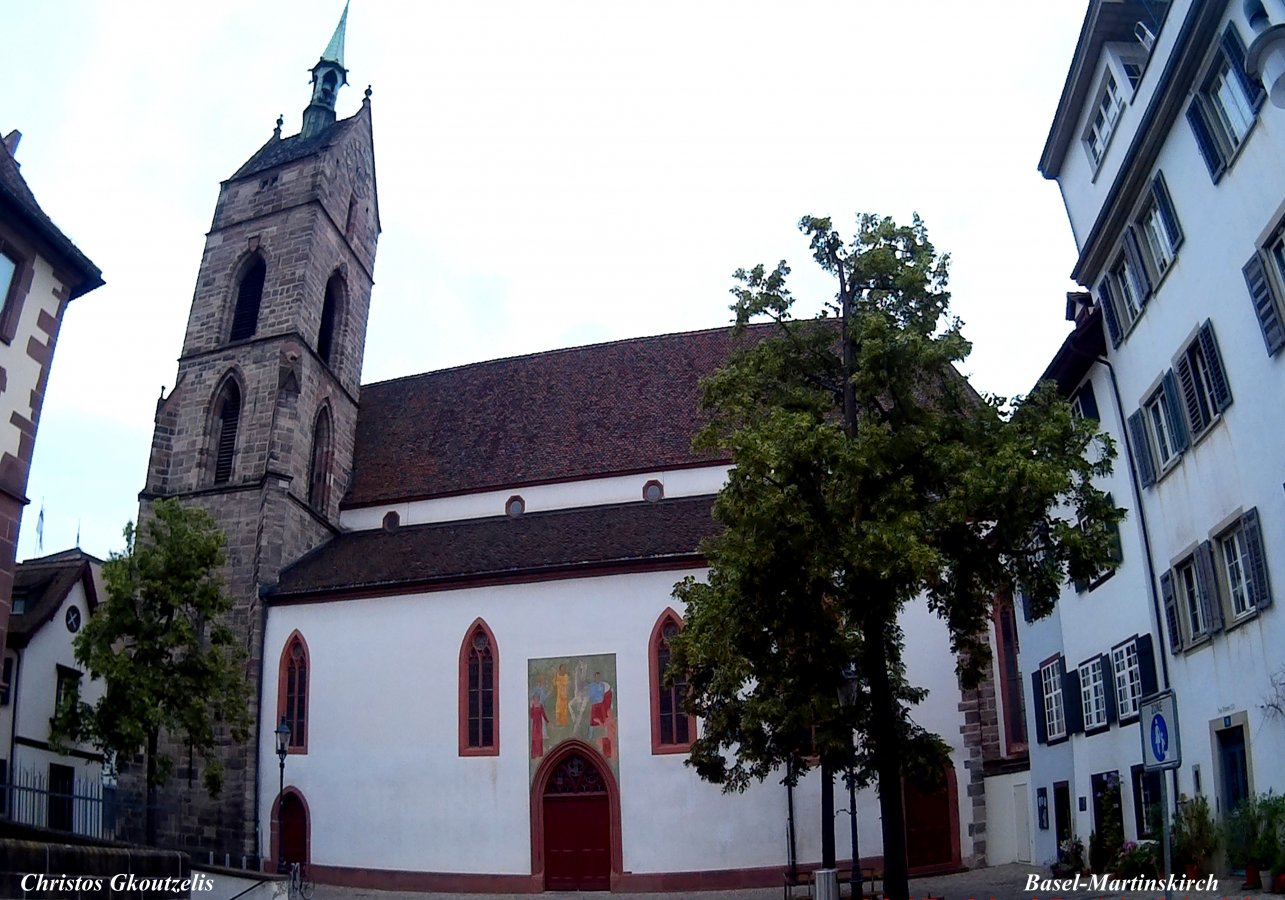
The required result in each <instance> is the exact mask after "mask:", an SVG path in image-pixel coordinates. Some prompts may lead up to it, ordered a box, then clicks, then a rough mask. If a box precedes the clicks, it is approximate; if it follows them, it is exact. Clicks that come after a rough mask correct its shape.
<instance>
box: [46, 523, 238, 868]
mask: <svg viewBox="0 0 1285 900" xmlns="http://www.w3.org/2000/svg"><path fill="white" fill-rule="evenodd" d="M223 545H224V536H223V532H221V531H220V530H219V529H218V527H217V526H216V525H215V522H214V519H213V518H212V517H211V516H210V514H209V513H207V512H206V511H205V510H203V509H199V508H196V507H188V506H181V505H179V504H178V503H177V502H176V501H173V500H160V501H157V502H156V503H155V504H154V505H153V506H152V514H151V516H150V517H149V518H148V519H147V520H146V523H145V528H144V535H143V536H142V537H141V538H140V536H139V535H138V533H137V532H136V531H135V529H134V526H133V524H132V523H131V524H129V525H126V526H125V552H124V553H119V554H113V555H112V557H111V559H109V560H108V561H107V562H106V563H105V564H104V566H103V580H104V582H105V583H106V588H107V598H106V600H105V602H103V603H101V604H100V605H99V606H98V608H97V609H96V610H95V611H94V614H93V615H92V616H90V617H89V621H88V622H86V623H85V626H84V628H83V629H82V630H81V632H80V634H79V635H77V637H76V640H75V653H76V660H77V661H78V662H79V663H80V664H81V665H83V666H85V668H86V669H88V671H89V673H90V676H91V677H92V678H95V679H96V678H102V679H103V681H104V682H105V683H106V690H105V692H104V694H103V696H102V698H101V699H100V700H99V701H98V702H97V703H96V704H94V705H93V706H90V705H88V704H85V703H82V702H79V701H78V700H77V701H75V702H73V703H69V704H66V705H65V706H64V707H63V708H62V709H60V710H58V713H57V716H56V718H55V722H54V732H55V735H56V737H58V738H60V739H61V740H64V741H66V740H75V741H81V740H85V741H90V742H92V743H93V744H94V745H96V746H97V747H99V748H100V749H102V750H104V751H105V752H109V753H114V754H115V755H116V757H117V758H126V757H128V756H132V755H134V754H136V753H138V752H139V751H140V750H141V751H143V752H145V753H146V756H147V812H146V833H147V841H148V843H149V844H154V843H155V841H156V789H157V787H159V786H160V785H162V784H164V783H165V781H166V779H167V777H168V776H169V773H170V771H171V770H172V768H173V764H174V760H173V759H172V758H171V757H170V756H168V755H166V754H165V753H163V752H161V749H160V736H161V733H162V732H164V733H166V734H168V735H171V736H173V737H174V738H177V739H178V740H181V741H182V742H183V743H184V744H185V745H186V746H187V747H188V748H190V749H191V750H192V751H193V752H195V753H198V754H200V756H201V757H202V760H203V761H204V764H205V765H204V769H205V775H204V780H205V787H206V789H207V790H208V791H209V792H210V793H211V794H213V795H217V794H218V793H219V791H220V789H221V787H222V780H223V768H222V765H221V763H220V762H219V759H218V758H217V757H216V756H214V755H213V752H212V751H213V750H214V748H215V745H216V742H217V740H218V736H219V733H220V731H222V730H224V729H226V731H227V733H229V734H230V735H231V737H232V738H233V739H234V740H236V741H238V742H241V741H244V740H246V738H247V736H248V733H249V725H250V714H249V707H248V700H249V696H250V689H249V685H248V683H247V681H246V679H245V664H244V654H243V652H242V651H241V650H240V648H239V647H238V646H237V644H236V642H235V639H234V637H233V633H232V630H231V629H230V628H229V627H228V626H227V625H226V624H225V623H226V617H227V613H228V612H229V610H230V609H231V606H232V602H231V600H230V599H229V598H228V596H227V595H226V594H225V593H224V591H223V587H222V584H221V582H220V579H219V577H218V574H217V573H218V570H219V568H220V567H221V566H222V565H223V562H224V556H223Z"/></svg>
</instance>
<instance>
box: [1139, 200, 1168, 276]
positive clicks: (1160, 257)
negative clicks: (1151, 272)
mask: <svg viewBox="0 0 1285 900" xmlns="http://www.w3.org/2000/svg"><path fill="white" fill-rule="evenodd" d="M1140 221H1141V225H1142V236H1143V237H1144V238H1146V248H1147V252H1148V253H1149V254H1150V255H1151V261H1152V263H1153V264H1154V265H1155V267H1156V272H1157V274H1163V273H1164V272H1166V271H1168V269H1169V266H1170V265H1172V264H1173V257H1174V252H1175V251H1174V246H1173V241H1172V239H1171V238H1170V237H1169V232H1168V231H1167V230H1166V229H1165V223H1164V219H1163V217H1162V216H1161V215H1160V207H1159V206H1157V205H1156V204H1154V203H1152V204H1150V205H1149V206H1148V207H1147V208H1146V209H1145V210H1143V212H1142V219H1141V220H1140Z"/></svg>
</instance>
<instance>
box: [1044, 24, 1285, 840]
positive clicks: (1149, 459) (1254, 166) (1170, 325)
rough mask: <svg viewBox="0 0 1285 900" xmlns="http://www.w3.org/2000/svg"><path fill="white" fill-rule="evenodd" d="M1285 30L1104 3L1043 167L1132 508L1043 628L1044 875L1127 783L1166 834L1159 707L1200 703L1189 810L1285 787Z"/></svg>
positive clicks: (1088, 31)
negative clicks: (1092, 569) (1058, 205)
mask: <svg viewBox="0 0 1285 900" xmlns="http://www.w3.org/2000/svg"><path fill="white" fill-rule="evenodd" d="M1282 33H1285V4H1282V3H1281V2H1280V0H1244V2H1242V0H1233V2H1227V0H1175V2H1154V0H1153V2H1145V0H1093V2H1091V3H1090V4H1089V9H1088V13H1087V15H1086V17H1085V22H1084V27H1083V29H1082V31H1081V34H1080V39H1079V43H1078V44H1077V47H1076V51H1075V57H1074V59H1073V61H1072V64H1071V70H1070V73H1069V75H1068V78H1067V81H1066V85H1065V87H1064V89H1063V93H1062V97H1061V99H1060V101H1059V103H1058V108H1057V112H1056V116H1055V118H1054V121H1053V124H1052V128H1051V130H1050V132H1049V137H1048V142H1047V144H1046V145H1045V148H1044V153H1043V156H1042V158H1041V160H1040V170H1041V172H1042V173H1043V174H1044V175H1045V176H1046V177H1048V178H1051V179H1056V180H1057V182H1058V185H1059V187H1060V189H1061V191H1062V196H1063V198H1064V201H1065V203H1066V209H1067V214H1068V216H1069V218H1070V221H1071V227H1072V230H1073V232H1074V235H1075V239H1076V243H1077V246H1078V248H1079V258H1078V260H1077V263H1076V265H1075V269H1074V271H1073V272H1072V277H1073V278H1074V279H1075V280H1076V281H1077V282H1078V283H1079V284H1080V285H1082V286H1083V287H1084V289H1085V291H1086V293H1085V294H1073V295H1071V297H1070V298H1069V301H1068V318H1071V319H1073V320H1074V321H1075V322H1076V330H1075V332H1074V333H1073V334H1072V335H1071V336H1070V337H1068V338H1067V341H1066V343H1065V344H1064V345H1063V347H1062V348H1061V350H1059V353H1058V355H1057V357H1056V358H1055V359H1054V360H1053V362H1052V363H1051V364H1050V366H1049V370H1048V372H1046V376H1048V377H1053V378H1055V379H1056V380H1057V381H1058V383H1059V386H1060V387H1061V388H1062V389H1063V391H1064V392H1065V394H1066V395H1067V396H1068V397H1076V398H1079V397H1083V396H1086V393H1085V392H1089V393H1090V394H1091V396H1092V397H1093V398H1094V399H1095V401H1096V402H1095V403H1094V404H1093V405H1094V406H1095V407H1096V409H1095V411H1094V413H1092V414H1095V415H1096V416H1097V417H1098V418H1099V420H1100V422H1101V424H1102V427H1103V429H1104V430H1105V431H1107V432H1108V433H1109V434H1111V435H1112V436H1113V437H1114V438H1115V441H1116V444H1117V447H1118V449H1119V450H1120V457H1119V460H1118V462H1117V465H1116V471H1115V473H1114V475H1112V476H1111V478H1110V479H1109V481H1108V482H1107V483H1106V485H1105V486H1106V487H1107V489H1108V490H1110V491H1112V492H1113V495H1114V497H1115V500H1116V502H1117V504H1118V505H1120V506H1123V507H1125V508H1127V509H1128V517H1127V518H1126V520H1125V521H1124V522H1123V523H1122V526H1121V550H1122V559H1123V562H1122V564H1121V566H1120V568H1119V569H1118V570H1117V571H1116V572H1115V573H1114V575H1112V576H1110V577H1109V578H1106V579H1104V580H1102V581H1101V582H1100V583H1099V584H1096V585H1086V586H1082V587H1083V590H1075V589H1073V588H1072V587H1068V589H1067V590H1066V591H1065V592H1064V594H1063V597H1062V599H1061V601H1060V602H1059V604H1058V609H1057V610H1056V611H1055V613H1054V615H1053V616H1052V617H1050V618H1049V619H1046V620H1043V621H1040V622H1035V623H1030V624H1027V625H1025V626H1024V628H1023V631H1022V642H1023V643H1022V659H1023V669H1024V671H1025V673H1026V678H1027V682H1026V683H1027V685H1028V691H1029V692H1030V696H1029V697H1028V698H1027V709H1028V714H1029V715H1030V716H1031V721H1032V722H1033V723H1034V725H1035V729H1034V730H1035V731H1037V732H1038V735H1037V740H1035V741H1033V745H1032V754H1031V765H1032V772H1031V777H1032V784H1033V785H1034V786H1035V789H1036V790H1035V793H1036V796H1035V802H1034V805H1033V807H1032V809H1033V814H1034V815H1035V816H1036V818H1037V819H1038V827H1037V828H1036V830H1035V834H1036V856H1037V859H1038V860H1040V861H1046V860H1049V859H1051V858H1053V856H1054V855H1055V853H1056V840H1057V839H1058V837H1059V831H1060V832H1061V835H1063V836H1064V835H1066V834H1068V833H1069V832H1070V831H1074V833H1075V834H1076V835H1077V836H1079V837H1080V838H1081V839H1083V840H1085V842H1086V844H1087V843H1088V837H1089V834H1090V832H1091V831H1092V830H1095V829H1098V828H1100V827H1101V826H1102V822H1101V820H1100V819H1101V815H1102V814H1103V805H1102V796H1103V792H1104V791H1108V792H1109V791H1110V790H1111V785H1112V784H1113V783H1115V779H1118V781H1119V783H1121V784H1122V785H1123V788H1122V790H1121V801H1122V802H1121V806H1122V810H1123V816H1122V818H1123V825H1124V831H1125V835H1126V837H1130V838H1131V837H1135V836H1136V835H1137V834H1138V833H1139V831H1140V830H1145V828H1146V817H1145V815H1144V814H1143V812H1142V807H1143V806H1145V805H1146V804H1147V803H1148V802H1150V801H1151V797H1152V795H1153V794H1154V793H1155V792H1156V790H1157V789H1158V787H1159V783H1158V780H1157V779H1155V778H1151V779H1146V778H1143V777H1141V776H1140V774H1139V771H1138V768H1137V767H1138V766H1140V765H1141V762H1142V749H1141V736H1140V734H1139V729H1138V727H1137V726H1136V725H1135V724H1132V723H1133V722H1136V713H1135V709H1136V707H1135V705H1134V704H1135V702H1136V695H1137V693H1138V692H1142V693H1147V692H1149V691H1150V690H1151V689H1152V688H1159V689H1163V688H1165V687H1170V688H1172V689H1173V690H1174V692H1175V694H1176V696H1177V703H1178V718H1179V722H1180V733H1181V742H1180V747H1179V749H1180V751H1181V759H1182V764H1181V767H1180V768H1179V769H1178V770H1177V771H1176V773H1175V775H1174V776H1173V777H1174V781H1171V782H1170V791H1171V795H1172V792H1173V791H1174V789H1176V791H1178V792H1181V793H1182V794H1186V795H1193V794H1202V795H1205V796H1206V797H1208V798H1209V800H1210V806H1211V808H1212V809H1214V810H1215V811H1216V812H1218V813H1225V812H1226V811H1228V810H1229V809H1231V808H1232V807H1234V806H1235V804H1237V803H1238V802H1239V801H1240V800H1241V799H1242V798H1244V797H1245V796H1247V795H1248V794H1251V793H1258V792H1262V791H1265V790H1267V789H1269V788H1275V789H1276V790H1278V791H1279V790H1281V789H1282V788H1283V787H1285V767H1282V766H1281V764H1280V760H1281V759H1285V721H1282V720H1281V718H1280V717H1278V716H1274V715H1273V714H1272V713H1271V712H1270V709H1271V707H1270V703H1271V701H1272V700H1273V699H1279V692H1280V689H1279V687H1277V686H1278V685H1279V684H1280V679H1281V675H1282V673H1283V672H1285V653H1282V650H1281V648H1282V644H1283V642H1285V615H1283V614H1282V613H1281V612H1280V611H1279V610H1278V609H1276V608H1275V607H1274V605H1273V599H1274V598H1275V597H1277V596H1279V595H1280V594H1281V593H1282V592H1285V580H1283V579H1285V559H1282V556H1281V553H1280V548H1281V547H1282V546H1283V545H1285V492H1282V489H1281V486H1282V481H1285V427H1283V426H1282V423H1281V419H1280V417H1279V416H1277V415H1276V414H1275V413H1274V409H1275V407H1276V404H1277V403H1278V402H1279V398H1280V396H1281V394H1282V387H1283V386H1285V370H1283V369H1282V366H1285V360H1282V356H1283V355H1285V354H1281V353H1280V350H1281V347H1282V345H1283V344H1285V330H1283V329H1282V319H1281V316H1282V307H1281V304H1282V299H1285V232H1283V231H1282V225H1283V224H1285V170H1282V168H1281V166H1280V159H1281V158H1282V153H1283V152H1285V112H1283V111H1282V109H1280V108H1279V107H1278V106H1276V105H1274V103H1273V102H1272V101H1270V100H1269V99H1268V90H1269V89H1271V94H1272V96H1276V97H1279V96H1280V94H1279V93H1278V92H1277V91H1276V89H1275V88H1276V84H1275V78H1276V77H1277V75H1278V74H1279V73H1280V72H1283V71H1285V52H1282V50H1281V49H1280V35H1281V34H1282ZM1264 72H1266V79H1265V80H1266V86H1265V85H1264V77H1263V73H1264ZM1281 102H1283V103H1285V98H1282V99H1281ZM1081 403H1082V407H1081V408H1082V409H1083V410H1084V412H1085V413H1086V414H1090V412H1089V410H1088V409H1087V408H1085V404H1084V403H1083V401H1081ZM1122 648H1123V653H1122V652H1121V650H1122ZM1130 648H1133V649H1132V650H1130ZM1152 658H1154V667H1152V666H1151V659H1152ZM1152 679H1154V682H1153V680H1152ZM1041 796H1043V797H1044V798H1045V799H1044V800H1041V799H1040V798H1041ZM1041 804H1043V811H1042V807H1041Z"/></svg>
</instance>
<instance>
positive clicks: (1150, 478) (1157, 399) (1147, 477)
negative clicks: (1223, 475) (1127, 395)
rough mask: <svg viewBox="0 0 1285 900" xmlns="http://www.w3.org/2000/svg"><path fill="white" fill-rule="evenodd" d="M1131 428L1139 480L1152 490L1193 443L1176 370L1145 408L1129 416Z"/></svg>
mask: <svg viewBox="0 0 1285 900" xmlns="http://www.w3.org/2000/svg"><path fill="white" fill-rule="evenodd" d="M1128 426H1129V436H1130V438H1132V441H1133V450H1134V463H1135V464H1136V466H1137V468H1138V480H1139V481H1141V482H1142V486H1143V487H1149V486H1151V485H1152V484H1154V483H1155V482H1156V479H1158V478H1159V477H1160V476H1161V475H1162V474H1164V472H1165V470H1166V469H1168V468H1169V467H1170V466H1172V465H1173V464H1174V463H1175V462H1177V460H1178V457H1180V456H1181V455H1182V454H1183V453H1184V452H1186V450H1187V447H1188V446H1189V445H1190V443H1191V440H1190V436H1189V434H1188V432H1187V423H1186V420H1185V419H1184V417H1183V412H1182V399H1181V391H1180V390H1179V388H1178V379H1177V377H1176V376H1175V375H1174V373H1173V371H1172V370H1170V371H1168V372H1165V374H1164V375H1163V376H1162V377H1161V379H1160V385H1159V387H1157V388H1156V389H1155V390H1154V391H1153V392H1152V393H1151V395H1150V396H1149V397H1148V398H1147V399H1146V400H1145V401H1144V402H1143V404H1142V408H1141V409H1139V410H1138V411H1137V412H1135V413H1133V414H1132V415H1131V416H1129V420H1128Z"/></svg>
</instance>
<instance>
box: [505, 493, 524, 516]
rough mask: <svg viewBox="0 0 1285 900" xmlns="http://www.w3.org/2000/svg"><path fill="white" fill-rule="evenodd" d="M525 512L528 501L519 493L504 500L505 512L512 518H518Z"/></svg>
mask: <svg viewBox="0 0 1285 900" xmlns="http://www.w3.org/2000/svg"><path fill="white" fill-rule="evenodd" d="M524 512H526V501H525V500H523V499H522V498H521V497H519V496H518V495H517V494H514V495H513V496H512V497H510V498H509V499H508V500H506V501H504V514H505V515H506V516H508V517H509V518H510V519H516V518H517V517H518V516H520V515H522V514H523V513H524Z"/></svg>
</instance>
